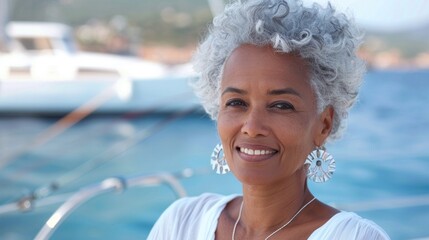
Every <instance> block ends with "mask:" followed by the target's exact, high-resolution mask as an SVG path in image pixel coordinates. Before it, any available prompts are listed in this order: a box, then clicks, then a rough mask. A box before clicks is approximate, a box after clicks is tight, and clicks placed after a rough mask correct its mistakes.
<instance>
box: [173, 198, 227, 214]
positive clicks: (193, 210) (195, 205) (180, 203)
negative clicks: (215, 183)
mask: <svg viewBox="0 0 429 240" xmlns="http://www.w3.org/2000/svg"><path fill="white" fill-rule="evenodd" d="M223 198H225V196H222V195H218V194H213V193H204V194H202V195H200V196H196V197H185V198H181V199H179V200H177V201H175V202H174V203H173V204H171V206H170V207H168V209H167V210H166V212H165V213H167V214H168V213H169V212H174V214H175V215H176V216H187V215H190V216H192V215H194V216H195V215H201V213H203V212H206V211H208V210H209V209H211V208H212V207H213V206H214V205H216V204H217V203H218V202H219V201H221V200H222V199H223Z"/></svg>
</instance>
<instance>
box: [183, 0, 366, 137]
mask: <svg viewBox="0 0 429 240" xmlns="http://www.w3.org/2000/svg"><path fill="white" fill-rule="evenodd" d="M361 40H362V34H361V32H360V31H359V30H358V29H357V28H356V26H355V24H354V22H353V20H352V19H348V18H347V17H346V15H344V14H341V13H337V12H336V11H335V10H334V8H333V7H332V6H331V5H330V4H328V6H327V7H326V8H323V7H322V6H320V5H318V4H316V3H314V4H313V5H312V6H311V7H306V6H304V5H303V3H302V1H300V0H248V1H245V0H242V1H237V2H233V3H231V4H229V5H228V6H226V8H225V11H224V12H223V13H222V14H221V15H219V16H217V17H215V18H214V20H213V25H212V26H211V28H210V29H209V34H208V35H207V37H206V39H205V40H204V41H203V42H202V43H201V45H200V46H199V48H198V49H197V52H196V54H195V55H194V59H193V62H194V68H195V70H196V72H197V73H199V74H200V78H198V79H197V80H195V81H194V82H192V83H191V85H192V86H193V88H194V90H195V93H196V95H197V96H198V97H199V98H200V99H201V101H202V104H203V106H204V108H205V110H206V112H207V113H208V114H209V115H210V116H211V118H212V119H214V120H216V118H217V115H218V112H219V101H220V82H221V79H222V73H223V68H224V64H225V62H226V60H227V59H228V57H229V56H230V55H231V53H232V51H233V50H234V49H236V48H237V47H239V46H240V45H242V44H253V45H257V46H266V45H271V46H272V47H273V49H275V50H276V51H277V52H281V53H290V52H296V53H298V54H299V55H300V56H301V57H302V58H303V59H304V60H305V61H306V62H307V63H308V64H309V69H310V74H311V79H310V83H311V86H312V88H313V91H314V92H315V95H316V98H317V109H318V112H319V113H320V112H322V111H323V110H324V109H325V108H326V107H327V106H332V107H333V109H334V122H333V127H332V131H331V134H330V136H329V139H335V138H339V137H340V136H341V133H342V130H343V129H344V128H345V123H344V122H345V121H344V120H345V119H346V118H347V115H348V110H349V109H350V107H351V106H352V105H353V104H354V102H355V101H356V98H357V95H358V91H359V87H360V85H361V82H362V76H363V74H364V73H365V64H364V62H363V61H362V60H360V59H359V58H358V57H357V56H356V50H357V48H358V47H359V45H360V43H361Z"/></svg>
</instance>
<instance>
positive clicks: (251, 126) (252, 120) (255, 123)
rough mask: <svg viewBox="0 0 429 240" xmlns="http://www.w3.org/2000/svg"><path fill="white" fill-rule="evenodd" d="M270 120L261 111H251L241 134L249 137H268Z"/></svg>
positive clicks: (244, 122)
mask: <svg viewBox="0 0 429 240" xmlns="http://www.w3.org/2000/svg"><path fill="white" fill-rule="evenodd" d="M268 124H269V123H268V119H267V117H266V116H265V115H264V113H263V111H260V110H249V111H248V113H247V115H246V117H245V118H244V121H243V125H242V127H241V133H243V134H245V135H247V136H249V137H258V136H267V135H268V132H269V131H268V129H269V128H268Z"/></svg>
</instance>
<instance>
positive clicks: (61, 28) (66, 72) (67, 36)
mask: <svg viewBox="0 0 429 240" xmlns="http://www.w3.org/2000/svg"><path fill="white" fill-rule="evenodd" d="M6 34H7V36H8V37H9V39H10V41H9V52H8V53H3V54H2V53H0V113H3V114H4V113H12V114H14V113H28V112H30V113H51V114H52V113H67V112H70V111H73V110H75V109H77V108H79V107H80V106H83V105H84V104H86V103H87V104H89V103H90V102H94V101H95V102H96V103H92V105H91V107H92V108H94V109H93V112H124V111H145V110H148V109H149V108H153V107H154V106H155V105H156V103H161V102H163V101H164V100H166V99H170V100H173V101H171V103H172V104H171V105H170V106H169V110H173V109H176V108H179V109H180V108H181V107H189V106H194V105H196V99H195V98H194V97H193V94H192V93H191V89H190V88H189V87H188V84H187V81H188V80H189V78H191V77H194V74H193V73H192V70H190V69H189V68H188V65H183V66H176V67H175V68H171V67H167V66H166V65H164V64H161V63H157V62H153V61H147V60H141V59H139V58H135V57H124V56H116V55H110V54H100V53H90V52H82V51H79V50H77V48H76V44H75V42H74V40H73V37H72V31H71V28H70V27H68V26H66V25H64V24H60V23H42V22H10V23H8V24H7V26H6ZM186 94H188V98H186V99H185V100H183V99H181V100H183V101H175V100H176V99H175V96H183V95H186Z"/></svg>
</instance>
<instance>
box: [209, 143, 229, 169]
mask: <svg viewBox="0 0 429 240" xmlns="http://www.w3.org/2000/svg"><path fill="white" fill-rule="evenodd" d="M221 152H222V156H221ZM210 163H211V165H212V169H213V170H214V171H216V173H217V174H226V173H228V172H229V171H230V169H229V166H228V163H227V162H226V160H225V155H224V154H223V147H222V145H221V144H218V145H216V147H215V148H214V150H213V153H212V157H211V160H210Z"/></svg>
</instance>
